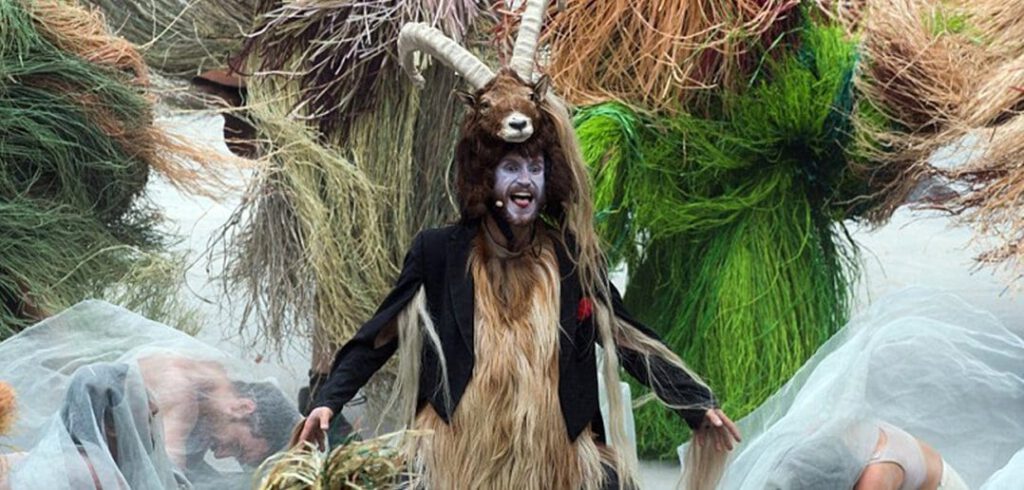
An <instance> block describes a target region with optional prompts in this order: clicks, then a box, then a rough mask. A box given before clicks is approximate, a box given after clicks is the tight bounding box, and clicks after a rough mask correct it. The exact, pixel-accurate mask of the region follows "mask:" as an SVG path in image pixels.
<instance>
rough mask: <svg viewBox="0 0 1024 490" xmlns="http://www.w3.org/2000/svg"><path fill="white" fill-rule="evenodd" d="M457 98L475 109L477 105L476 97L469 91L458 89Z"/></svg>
mask: <svg viewBox="0 0 1024 490" xmlns="http://www.w3.org/2000/svg"><path fill="white" fill-rule="evenodd" d="M455 96H456V97H458V98H459V100H461V101H462V102H463V103H465V104H466V105H468V106H470V107H473V106H475V105H476V95H475V94H473V92H470V91H468V90H462V89H456V90H455Z"/></svg>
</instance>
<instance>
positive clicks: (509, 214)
mask: <svg viewBox="0 0 1024 490" xmlns="http://www.w3.org/2000/svg"><path fill="white" fill-rule="evenodd" d="M544 167H545V166H544V158H543V156H538V157H534V158H528V157H524V156H522V155H519V154H518V153H510V154H508V155H506V156H505V157H504V158H503V159H502V160H501V161H500V162H499V163H498V165H497V167H495V170H494V189H493V195H492V198H493V199H494V202H495V206H496V207H498V208H500V209H502V211H503V215H504V218H505V221H507V222H508V224H509V226H510V228H511V230H512V236H513V240H514V243H513V244H511V245H510V244H509V243H508V240H507V239H506V237H505V235H504V234H503V233H501V231H500V228H499V226H498V224H497V222H496V221H495V219H494V218H493V217H492V216H491V215H487V216H486V218H485V220H484V226H486V227H487V231H488V233H489V234H490V235H491V237H492V238H493V239H494V240H495V241H496V242H497V243H498V244H499V245H501V246H504V247H506V248H508V249H509V250H518V249H519V248H521V247H522V246H524V245H525V244H527V243H529V241H530V239H531V237H532V236H533V232H534V229H533V227H534V225H535V223H536V220H537V217H538V216H539V215H540V210H541V208H542V206H543V204H544V185H545V180H544V179H545V172H544V170H545V168H544ZM386 330H390V329H386ZM333 417H334V410H331V409H330V408H328V407H317V408H314V409H313V410H312V411H311V412H310V413H309V416H308V417H307V418H306V421H305V423H304V424H303V427H302V432H301V433H300V435H299V441H302V442H309V443H315V444H317V445H318V446H319V447H322V446H323V440H324V434H325V433H326V432H327V429H328V428H329V427H330V426H331V419H332V418H333ZM694 440H695V441H696V442H697V444H700V445H701V446H703V445H705V444H708V445H709V446H708V447H714V448H715V449H716V450H718V451H731V450H732V449H733V448H734V447H735V445H736V443H738V442H740V431H739V428H738V427H736V424H735V423H733V421H732V420H731V419H729V417H728V416H727V415H726V414H725V412H723V411H722V410H720V409H717V408H713V409H709V410H708V411H707V412H705V414H704V422H703V424H701V427H700V428H699V429H698V430H697V431H695V433H694Z"/></svg>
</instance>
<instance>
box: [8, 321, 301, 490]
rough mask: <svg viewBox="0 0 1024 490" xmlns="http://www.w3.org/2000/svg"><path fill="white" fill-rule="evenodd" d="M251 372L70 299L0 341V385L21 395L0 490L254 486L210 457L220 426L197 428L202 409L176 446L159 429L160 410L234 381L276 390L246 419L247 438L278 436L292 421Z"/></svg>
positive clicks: (155, 326)
mask: <svg viewBox="0 0 1024 490" xmlns="http://www.w3.org/2000/svg"><path fill="white" fill-rule="evenodd" d="M154 359H155V360H157V361H159V362H156V361H153V360H154ZM153 366H157V367H156V368H154V367H153ZM249 372H251V366H248V365H247V364H246V362H244V361H242V360H239V359H234V358H231V357H229V356H227V355H226V354H224V353H222V352H220V351H219V350H217V349H215V348H212V347H210V346H207V345H206V344H204V343H202V342H201V341H199V340H197V339H195V338H193V337H190V336H188V335H186V334H184V333H182V332H180V331H177V330H175V329H173V328H171V327H168V326H166V325H163V324H160V323H157V322H153V321H150V320H148V319H146V318H144V317H141V316H139V315H136V314H135V313H132V312H130V311H128V310H125V309H123V308H120V307H117V306H114V305H111V304H109V303H105V302H102V301H86V302H82V303H79V304H77V305H75V306H73V307H71V308H69V309H67V310H65V311H63V312H61V313H60V314H58V315H56V316H54V317H51V318H48V319H46V320H45V321H43V322H40V323H39V324H37V325H35V326H33V327H31V328H29V329H27V330H25V331H24V332H21V333H19V334H18V335H16V336H14V337H12V338H10V339H8V340H6V341H4V342H3V343H0V379H2V380H5V381H7V382H9V383H10V384H11V385H12V386H13V387H14V389H15V390H16V393H17V397H18V419H17V422H16V425H15V427H14V429H13V430H12V432H11V434H10V435H9V436H8V437H6V438H0V452H4V453H8V454H7V456H8V459H9V460H10V461H12V462H13V463H12V464H11V468H10V474H9V485H10V486H11V488H13V489H22V488H24V489H29V488H32V489H39V488H46V489H57V490H60V489H69V490H70V489H75V490H78V489H89V488H104V489H109V488H132V489H160V488H165V489H172V488H174V489H176V488H217V489H231V488H252V473H253V468H252V467H251V466H250V465H243V464H239V463H237V462H236V461H235V460H230V461H229V460H217V459H215V458H214V457H213V456H214V455H213V453H212V452H211V449H212V446H211V445H212V444H213V441H214V439H215V438H214V437H213V436H214V435H216V431H217V430H218V427H219V426H217V425H215V424H214V425H211V424H209V423H203V419H204V417H205V416H206V415H205V412H202V413H200V412H197V413H196V417H197V419H198V420H197V421H196V422H195V424H194V425H195V429H194V430H192V432H191V433H189V434H188V438H187V441H185V442H184V443H183V444H180V445H179V446H175V447H176V448H177V449H175V447H172V446H169V445H168V444H170V440H169V432H167V431H166V430H165V425H164V423H165V420H167V419H166V418H165V417H169V414H170V412H171V411H173V410H176V409H177V408H179V407H178V406H177V405H175V406H174V407H169V406H167V405H166V404H165V405H163V406H161V402H166V403H171V402H173V403H177V404H178V405H181V404H183V403H185V402H189V403H191V402H193V401H196V400H201V401H202V402H203V403H207V402H209V401H210V399H211V397H216V396H220V394H221V393H233V392H230V391H227V390H228V389H229V388H231V387H234V386H235V385H234V383H236V382H242V383H245V382H251V383H252V385H253V386H258V387H260V386H265V387H269V388H268V391H267V392H268V393H272V394H273V391H274V390H276V391H277V395H276V396H273V397H271V398H272V399H273V400H275V401H276V402H275V403H270V404H269V405H267V406H268V407H269V409H267V410H264V409H261V410H260V411H257V412H255V414H256V415H258V417H259V423H258V424H256V427H254V428H253V432H254V433H259V434H261V435H262V434H277V433H281V432H284V433H287V432H288V429H289V428H290V427H291V426H292V424H294V422H295V421H296V420H297V419H298V416H299V415H298V411H297V410H296V409H295V407H294V405H289V404H288V403H286V402H284V401H283V400H286V399H288V400H290V398H288V397H286V396H285V395H284V394H283V393H281V392H280V390H279V389H277V388H276V387H274V384H273V383H272V382H269V381H267V380H256V379H252V376H251V375H250V374H248V373H249ZM207 373H209V374H207ZM178 375H181V378H180V379H178V378H175V376H178ZM203 376H208V377H209V379H204V378H203ZM154 385H156V386H154ZM182 400H184V402H183V401H182ZM230 400H234V398H233V397H228V398H225V400H224V402H225V403H227V402H228V401H230ZM257 403H259V401H257ZM196 406H205V405H196ZM264 408H266V407H264ZM252 420H256V419H255V418H254V419H252ZM165 432H167V433H166V434H165ZM267 437H269V438H270V439H274V437H270V436H267ZM268 445H271V443H270V442H268ZM259 449H266V450H267V452H272V451H271V450H272V449H276V448H272V447H264V446H259ZM175 451H177V452H175ZM12 453H17V454H14V455H12ZM172 454H177V455H178V457H179V459H180V461H187V462H188V463H187V464H180V463H176V461H178V460H176V459H175V458H174V457H172ZM0 480H2V479H0Z"/></svg>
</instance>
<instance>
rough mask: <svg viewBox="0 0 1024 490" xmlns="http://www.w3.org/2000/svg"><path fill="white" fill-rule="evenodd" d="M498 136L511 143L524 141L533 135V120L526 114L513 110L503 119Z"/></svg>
mask: <svg viewBox="0 0 1024 490" xmlns="http://www.w3.org/2000/svg"><path fill="white" fill-rule="evenodd" d="M498 136H499V137H500V138H501V139H503V140H505V141H508V142H509V143H522V142H524V141H526V140H528V139H530V136H533V121H531V120H530V118H529V117H527V116H526V114H523V113H522V112H518V111H513V112H512V113H511V114H509V115H507V116H505V119H504V120H502V121H501V131H499V132H498Z"/></svg>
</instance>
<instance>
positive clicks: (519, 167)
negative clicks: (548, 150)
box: [493, 153, 544, 226]
mask: <svg viewBox="0 0 1024 490" xmlns="http://www.w3.org/2000/svg"><path fill="white" fill-rule="evenodd" d="M493 197H494V200H495V201H498V202H501V209H502V210H503V212H504V214H505V219H506V220H508V222H509V224H511V225H513V226H525V225H529V224H530V223H532V222H533V220H535V219H537V215H539V214H540V209H541V206H542V205H543V204H544V157H543V156H538V157H535V158H526V157H524V156H521V155H519V154H518V153H509V154H508V155H506V156H505V157H504V158H502V159H501V162H499V163H498V166H497V167H495V169H494V196H493Z"/></svg>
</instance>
